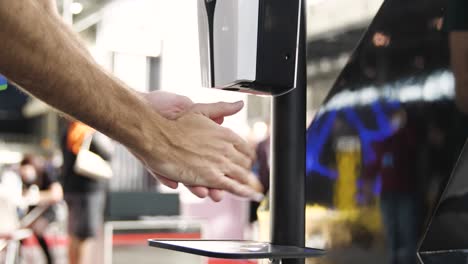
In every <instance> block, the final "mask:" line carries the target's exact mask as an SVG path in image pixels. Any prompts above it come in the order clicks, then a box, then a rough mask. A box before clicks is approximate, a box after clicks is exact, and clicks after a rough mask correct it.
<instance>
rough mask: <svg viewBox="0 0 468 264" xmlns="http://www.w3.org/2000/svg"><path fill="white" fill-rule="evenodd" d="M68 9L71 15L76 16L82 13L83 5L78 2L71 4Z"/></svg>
mask: <svg viewBox="0 0 468 264" xmlns="http://www.w3.org/2000/svg"><path fill="white" fill-rule="evenodd" d="M70 9H71V12H72V14H74V15H78V14H79V13H81V12H82V11H83V5H82V4H81V3H78V2H73V3H72V4H71V6H70Z"/></svg>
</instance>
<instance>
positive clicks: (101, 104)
mask: <svg viewBox="0 0 468 264" xmlns="http://www.w3.org/2000/svg"><path fill="white" fill-rule="evenodd" d="M18 14H21V15H18ZM48 14H49V13H48V11H47V7H45V6H42V5H41V4H40V3H39V2H37V1H36V0H27V1H8V0H5V1H0V16H1V17H2V26H1V27H0V39H2V44H1V48H0V73H1V74H2V75H4V76H5V77H6V78H8V79H9V80H11V81H12V82H15V83H16V84H18V85H19V86H20V87H22V89H24V90H25V91H27V92H28V93H30V94H32V95H34V96H35V97H37V98H38V99H40V100H43V101H44V102H46V103H48V104H49V105H51V106H52V107H54V108H56V109H58V110H60V111H62V112H63V113H65V114H67V115H68V116H70V117H73V118H76V119H78V120H80V121H82V122H84V123H86V124H88V125H89V126H91V127H93V128H95V129H96V130H99V131H100V132H102V133H103V134H106V135H107V136H109V137H111V138H113V139H114V140H117V141H119V142H121V143H122V144H124V145H126V146H127V147H128V148H129V149H130V150H131V151H133V152H134V153H135V154H136V155H137V156H138V157H140V159H141V160H142V161H143V162H144V163H145V164H146V166H147V167H148V168H149V169H150V171H151V172H152V173H153V174H156V175H162V176H165V177H166V178H167V179H170V180H167V181H166V182H164V180H163V182H164V184H166V185H169V186H171V187H177V183H178V182H181V183H183V184H185V185H188V186H204V187H209V188H213V189H221V190H227V191H229V192H232V193H234V194H238V195H240V196H244V197H252V198H255V196H258V195H257V194H258V193H257V192H256V191H254V190H253V189H252V188H251V187H250V186H252V185H254V184H253V182H255V178H254V177H253V176H251V174H250V172H249V171H248V170H247V169H246V168H245V166H246V165H245V164H247V162H245V161H246V160H247V161H248V160H251V159H252V157H253V155H252V153H253V152H252V151H251V150H250V149H249V148H248V147H247V145H246V143H245V142H244V141H243V140H242V139H241V138H240V137H239V136H238V135H236V134H235V133H233V132H232V131H231V130H229V129H227V128H223V127H221V126H219V125H218V124H217V123H216V122H214V121H213V120H211V119H210V118H213V116H215V115H213V112H216V111H211V110H213V109H214V108H215V107H213V105H208V107H207V106H206V105H205V107H201V106H200V107H201V110H197V108H195V106H194V107H193V108H192V109H191V110H190V111H186V112H184V113H183V114H182V115H181V116H180V117H179V118H177V119H175V120H169V119H167V118H164V117H163V116H161V114H159V113H158V112H157V111H156V110H155V109H154V107H152V106H151V105H150V103H148V101H147V100H144V99H142V98H141V97H140V96H138V95H137V94H136V93H135V92H134V91H132V90H131V89H129V88H128V87H127V86H126V85H125V84H123V83H122V82H121V81H119V80H118V79H116V78H115V77H114V76H113V75H112V74H110V73H109V72H107V71H105V70H104V69H103V68H102V67H101V66H99V65H98V64H97V63H96V62H95V61H94V60H93V58H92V57H91V56H89V53H87V52H86V51H85V50H86V49H85V48H84V46H83V45H82V44H81V42H80V41H79V38H78V37H77V35H76V34H75V33H73V32H72V31H71V30H70V29H69V28H68V27H65V26H64V25H63V23H61V22H59V20H58V19H57V18H55V17H54V16H52V15H48ZM25 17H27V18H28V19H26V20H25V19H24V18H25ZM241 105H242V104H241V103H239V106H238V107H240V106H241ZM204 115H206V116H210V118H207V117H206V116H204ZM213 119H215V120H216V118H213ZM220 120H221V119H220ZM161 179H162V178H161ZM257 198H258V197H257Z"/></svg>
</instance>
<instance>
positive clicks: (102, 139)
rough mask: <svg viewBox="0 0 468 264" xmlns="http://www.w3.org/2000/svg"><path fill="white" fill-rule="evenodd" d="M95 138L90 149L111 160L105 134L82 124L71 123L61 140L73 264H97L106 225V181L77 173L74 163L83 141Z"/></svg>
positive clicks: (110, 143) (108, 142) (111, 148)
mask: <svg viewBox="0 0 468 264" xmlns="http://www.w3.org/2000/svg"><path fill="white" fill-rule="evenodd" d="M89 136H92V141H91V145H90V149H89V150H91V151H92V152H93V153H95V154H97V155H99V156H100V157H101V158H103V159H104V160H106V161H110V159H111V156H112V152H113V145H112V142H111V141H110V140H109V139H108V138H107V137H106V136H104V135H103V134H100V133H98V132H96V131H94V129H92V128H90V127H89V126H86V125H84V124H83V123H80V122H71V123H70V125H69V127H68V129H67V132H66V133H65V135H64V137H63V141H62V150H63V169H62V170H63V187H64V192H65V201H66V202H67V205H68V233H69V236H70V243H69V248H68V257H69V263H70V264H79V263H83V264H84V263H94V262H95V261H94V260H93V258H94V256H95V253H96V243H95V242H96V238H97V235H98V232H99V231H101V229H102V225H103V223H104V209H105V195H106V190H107V182H108V180H106V179H96V178H90V177H87V176H85V175H80V174H79V173H77V172H75V170H74V167H75V162H76V158H77V155H78V153H79V151H80V149H81V147H82V144H83V142H84V141H85V139H86V138H87V137H89Z"/></svg>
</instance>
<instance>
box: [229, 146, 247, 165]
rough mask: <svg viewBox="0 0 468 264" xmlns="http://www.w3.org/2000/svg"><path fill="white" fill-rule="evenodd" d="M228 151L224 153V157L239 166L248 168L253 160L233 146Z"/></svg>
mask: <svg viewBox="0 0 468 264" xmlns="http://www.w3.org/2000/svg"><path fill="white" fill-rule="evenodd" d="M230 148H232V149H231V150H230V151H229V152H228V153H226V154H225V157H226V158H228V159H229V160H230V161H231V162H232V163H234V164H237V165H239V166H241V167H242V168H244V169H247V170H250V168H251V167H252V164H253V160H252V159H251V158H250V157H248V156H246V155H245V154H244V153H241V152H239V151H238V150H237V149H236V148H235V147H234V146H230Z"/></svg>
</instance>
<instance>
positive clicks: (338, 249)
mask: <svg viewBox="0 0 468 264" xmlns="http://www.w3.org/2000/svg"><path fill="white" fill-rule="evenodd" d="M445 6H446V1H445V0H411V1H402V0H388V1H385V2H384V4H383V6H382V7H381V9H380V10H379V12H378V14H377V15H376V17H375V19H374V20H373V21H372V23H371V25H370V27H369V29H368V30H367V32H366V33H365V34H364V36H363V37H362V39H361V41H360V43H359V44H358V46H357V48H356V49H355V51H354V52H353V54H352V56H351V59H350V60H349V62H348V64H347V65H346V66H345V67H344V69H343V71H342V72H341V74H340V75H339V77H338V79H337V80H336V82H335V84H334V85H333V87H332V89H331V92H330V93H329V95H328V96H327V98H326V100H325V102H324V103H323V104H322V106H321V107H320V109H318V112H317V114H316V116H315V119H314V121H313V122H312V124H311V125H310V127H309V128H308V131H307V140H308V141H307V161H306V166H307V201H308V203H309V204H310V205H314V206H315V207H321V208H324V209H326V210H327V211H329V212H333V213H332V214H323V217H322V218H320V220H317V219H315V218H314V219H315V221H314V223H320V225H319V224H313V223H311V224H310V226H309V227H308V228H307V229H308V234H307V236H308V240H309V242H310V243H312V244H309V246H314V244H313V243H317V245H318V244H321V245H323V246H324V247H326V248H328V249H329V250H330V253H329V254H328V256H327V257H326V258H325V259H324V260H317V262H314V263H354V262H353V261H354V260H353V259H355V261H356V263H384V262H387V263H416V254H415V252H416V249H417V246H418V243H419V242H420V240H421V238H422V236H423V234H424V232H425V231H426V228H427V226H428V222H429V219H430V218H431V216H432V214H433V212H434V209H435V207H436V205H437V203H438V201H439V198H440V197H441V194H442V191H443V190H444V188H445V186H446V184H447V181H448V179H449V177H450V173H451V171H452V169H453V167H454V164H455V162H456V160H457V158H458V155H459V154H460V151H461V148H462V146H463V143H464V140H465V139H466V136H467V135H468V126H467V124H468V122H467V119H466V118H465V117H464V116H463V115H462V114H461V113H459V112H458V111H457V109H456V107H455V105H454V102H453V98H454V78H453V75H452V73H451V71H450V69H449V56H448V55H449V53H448V45H447V34H446V33H445V32H443V30H442V26H441V25H442V22H443V21H442V17H443V15H444V9H445ZM317 237H320V239H321V241H320V243H319V242H317ZM320 239H319V240H320ZM314 241H315V242H314ZM467 246H468V245H467ZM347 254H348V255H347ZM384 259H385V261H384ZM321 261H322V262H321Z"/></svg>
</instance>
